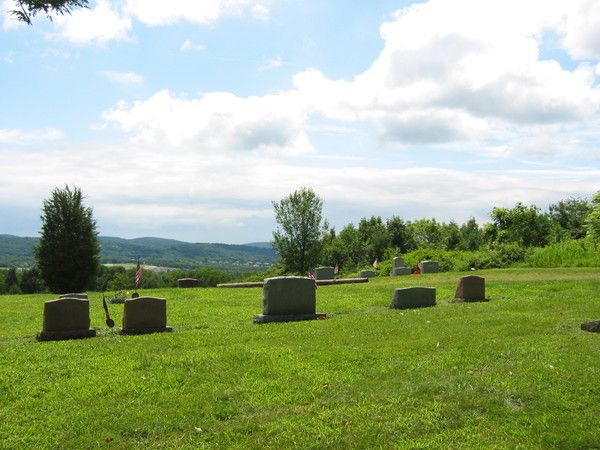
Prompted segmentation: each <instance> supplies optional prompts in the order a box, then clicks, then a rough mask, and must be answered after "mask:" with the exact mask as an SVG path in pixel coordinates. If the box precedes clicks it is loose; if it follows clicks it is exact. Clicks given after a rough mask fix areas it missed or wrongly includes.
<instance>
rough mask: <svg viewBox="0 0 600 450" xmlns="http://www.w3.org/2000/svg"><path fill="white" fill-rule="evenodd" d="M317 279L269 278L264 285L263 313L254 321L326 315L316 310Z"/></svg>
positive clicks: (309, 317) (289, 320)
mask: <svg viewBox="0 0 600 450" xmlns="http://www.w3.org/2000/svg"><path fill="white" fill-rule="evenodd" d="M316 306H317V295H316V285H315V281H314V280H312V279H310V278H307V277H274V278H267V279H266V280H265V284H264V286H263V313H262V314H257V315H255V316H254V322H256V323H266V322H292V321H297V320H313V319H319V318H323V317H325V314H319V313H317V312H316Z"/></svg>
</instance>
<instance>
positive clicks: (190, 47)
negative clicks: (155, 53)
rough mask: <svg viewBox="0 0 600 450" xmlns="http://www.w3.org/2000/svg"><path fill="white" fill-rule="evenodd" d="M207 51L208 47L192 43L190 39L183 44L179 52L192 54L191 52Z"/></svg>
mask: <svg viewBox="0 0 600 450" xmlns="http://www.w3.org/2000/svg"><path fill="white" fill-rule="evenodd" d="M202 50H206V47H205V46H204V45H203V44H196V43H194V42H192V41H191V40H190V39H186V40H185V41H183V42H182V44H181V47H179V51H182V52H190V51H202Z"/></svg>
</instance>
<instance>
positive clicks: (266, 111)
mask: <svg viewBox="0 0 600 450" xmlns="http://www.w3.org/2000/svg"><path fill="white" fill-rule="evenodd" d="M0 6H1V11H0V234H15V235H18V236H37V235H38V233H39V230H40V226H41V221H40V217H39V216H40V209H41V206H42V202H43V201H44V199H46V198H48V197H49V196H50V194H51V192H52V191H53V189H55V188H56V187H64V186H65V185H69V186H77V187H79V188H81V190H82V192H83V194H84V195H85V197H86V200H85V202H86V205H88V206H91V207H92V208H93V211H94V217H95V218H96V220H97V227H98V231H99V233H100V234H101V235H104V236H119V237H124V238H133V237H142V236H156V237H164V238H173V239H179V240H183V241H189V242H224V243H235V244H239V243H246V242H254V241H267V240H270V239H271V236H272V231H273V230H274V229H275V227H276V224H275V221H274V217H273V207H272V201H278V200H280V199H281V198H283V197H285V196H286V195H288V194H289V193H291V192H293V191H294V190H296V189H298V188H301V187H310V188H312V189H313V190H314V191H315V192H316V193H317V194H318V195H319V196H320V197H321V198H322V199H323V202H324V216H325V217H326V218H327V219H328V221H329V223H330V225H331V226H334V227H335V228H336V229H337V230H338V231H339V230H340V229H341V228H342V227H343V226H344V225H346V224H348V223H350V222H354V223H357V222H358V221H359V220H360V219H361V218H362V217H369V216H371V215H379V216H382V217H383V218H388V217H391V216H392V215H397V216H400V217H401V218H403V219H405V220H416V219H420V218H424V217H425V218H436V219H438V220H440V221H445V222H448V221H450V220H455V221H457V222H459V223H462V222H465V221H466V220H468V219H469V218H470V217H475V218H476V219H477V220H478V221H479V222H480V223H483V222H486V221H489V212H490V211H491V209H492V207H494V206H503V207H512V206H514V205H515V203H517V202H523V203H526V204H535V205H537V206H539V207H540V208H542V209H546V208H547V207H548V205H549V204H552V203H554V202H557V201H559V200H561V199H565V198H568V197H590V196H591V195H592V194H593V193H594V192H596V191H598V190H600V85H599V82H600V27H598V24H599V23H600V2H598V1H597V0H560V1H559V0H539V1H537V0H528V1H522V0H501V1H492V0H453V1H447V0H429V1H421V2H411V1H387V0H372V1H368V2H366V1H365V2H350V1H347V0H345V1H341V0H339V1H336V0H203V1H193V0H171V1H169V2H165V1H163V0H97V1H94V0H91V1H90V8H89V9H78V10H75V11H74V12H73V13H72V14H71V15H66V16H59V17H56V18H54V20H52V21H50V20H48V19H47V18H45V17H43V16H36V18H35V19H34V20H33V25H32V26H27V25H24V24H21V23H18V22H16V21H15V20H14V19H13V17H12V16H11V15H10V14H9V13H8V11H10V10H12V9H14V8H15V2H14V0H0Z"/></svg>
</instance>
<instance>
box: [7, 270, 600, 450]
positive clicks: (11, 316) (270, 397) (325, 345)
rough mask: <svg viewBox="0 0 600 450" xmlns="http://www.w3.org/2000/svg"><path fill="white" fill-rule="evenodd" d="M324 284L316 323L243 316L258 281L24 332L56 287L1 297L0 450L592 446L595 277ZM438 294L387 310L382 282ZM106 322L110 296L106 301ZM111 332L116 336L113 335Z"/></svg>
mask: <svg viewBox="0 0 600 450" xmlns="http://www.w3.org/2000/svg"><path fill="white" fill-rule="evenodd" d="M476 274H477V275H481V276H484V277H486V291H487V292H486V293H487V295H488V297H491V299H492V300H491V301H490V302H487V303H471V304H455V303H450V302H449V300H450V299H451V298H452V296H453V293H454V289H455V287H456V282H457V279H458V277H459V276H462V275H464V274H460V273H442V274H435V275H422V276H407V277H397V278H381V279H376V280H372V281H371V282H369V283H366V284H355V285H343V286H321V287H319V289H318V291H317V310H318V311H319V312H325V313H328V314H330V317H329V318H328V319H327V320H318V321H311V322H296V323H287V324H266V325H255V324H253V323H252V321H251V319H252V316H253V314H255V313H259V312H261V298H262V290H261V289H259V288H253V289H216V288H215V289H163V290H152V291H146V292H142V294H146V295H155V296H162V297H166V298H167V301H168V303H167V304H168V324H169V325H171V326H172V327H173V328H174V332H173V333H165V334H153V335H143V336H120V335H119V334H117V333H116V331H113V330H109V329H107V328H106V327H105V325H104V316H103V311H102V304H101V295H100V294H97V293H91V294H90V299H91V300H90V302H91V311H92V327H95V328H97V329H98V337H96V338H91V339H86V340H80V341H62V342H45V343H38V342H36V341H35V339H34V336H35V333H36V332H37V331H39V330H40V329H41V324H42V303H43V301H44V300H50V299H52V298H54V297H53V296H52V295H21V296H0V325H1V326H0V447H1V448H77V449H83V448H132V447H141V448H157V447H165V448H186V447H187V448H204V447H205V448H220V447H222V448H262V447H269V448H288V447H298V448H323V447H326V448H367V447H368V448H393V447H400V448H404V447H411V448H414V447H423V448H425V447H439V448H448V447H452V448H458V447H462V448H481V447H488V448H489V447H496V448H506V447H511V448H514V447H521V448H552V447H558V448H590V447H600V334H595V333H587V332H583V331H581V330H580V329H579V325H580V323H582V322H584V321H588V320H595V319H600V270H598V269H519V270H490V271H479V272H476ZM409 285H423V286H433V287H436V288H437V299H438V305H437V306H436V307H434V308H426V309H420V310H405V311H400V310H390V309H389V308H388V305H389V303H390V300H391V296H392V292H393V289H394V288H396V287H404V286H409ZM109 307H110V310H111V314H112V316H113V318H114V319H115V321H116V322H117V325H120V322H121V317H122V308H123V307H122V305H109ZM115 330H116V329H115Z"/></svg>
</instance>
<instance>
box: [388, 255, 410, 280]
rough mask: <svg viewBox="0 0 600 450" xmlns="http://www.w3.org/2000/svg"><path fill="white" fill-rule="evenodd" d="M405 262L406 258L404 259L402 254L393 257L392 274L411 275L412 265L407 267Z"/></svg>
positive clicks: (394, 275) (395, 275)
mask: <svg viewBox="0 0 600 450" xmlns="http://www.w3.org/2000/svg"><path fill="white" fill-rule="evenodd" d="M404 264H405V263H404V259H402V258H401V257H400V256H396V257H395V258H392V271H391V273H390V275H391V276H393V277H397V276H399V275H410V274H411V272H412V270H410V267H405V265H404Z"/></svg>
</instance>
